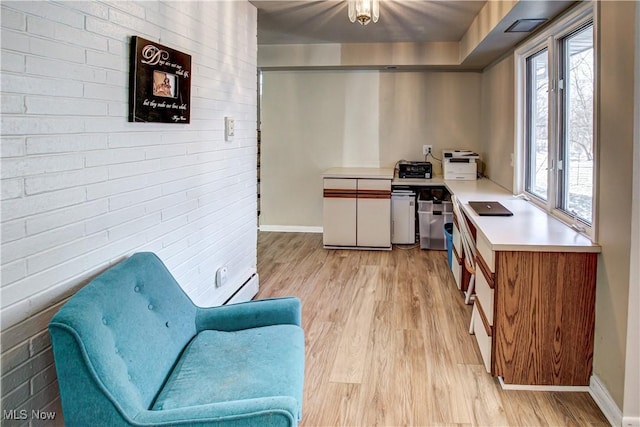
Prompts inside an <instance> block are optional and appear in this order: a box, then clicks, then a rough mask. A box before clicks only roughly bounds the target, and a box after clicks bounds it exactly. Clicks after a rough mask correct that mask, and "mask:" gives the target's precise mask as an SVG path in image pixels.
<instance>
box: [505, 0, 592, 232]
mask: <svg viewBox="0 0 640 427" xmlns="http://www.w3.org/2000/svg"><path fill="white" fill-rule="evenodd" d="M593 34H594V24H593V17H592V11H591V6H590V5H583V6H580V7H578V8H577V9H575V10H574V11H573V12H571V13H570V14H569V15H567V16H565V17H564V18H561V19H560V21H558V22H557V23H555V24H552V25H551V26H550V27H548V28H547V29H546V30H545V31H544V32H543V34H541V35H539V36H537V37H535V38H534V39H532V40H531V41H529V42H527V43H525V44H524V45H523V46H522V47H521V48H519V49H518V50H517V51H516V79H517V82H516V83H517V88H518V89H517V99H516V105H517V114H518V120H517V128H518V130H517V133H518V138H517V147H516V152H517V153H518V156H517V158H518V165H517V166H518V169H517V171H516V175H517V176H516V187H517V191H518V192H524V193H525V194H526V195H528V196H530V197H529V198H530V199H531V200H532V201H533V202H534V203H536V204H538V205H539V206H541V207H543V208H544V209H546V210H547V211H548V212H549V213H551V214H554V215H556V216H558V217H559V218H561V219H562V220H564V221H566V222H568V223H570V224H571V225H572V226H574V227H575V228H576V229H578V230H579V231H583V232H585V233H586V234H589V235H590V236H592V237H593V225H594V203H593V200H594V197H595V195H594V185H593V182H594V171H595V168H596V158H595V156H594V153H595V152H596V150H595V142H596V141H595V138H594V102H595V93H596V86H595V69H596V68H595V51H594V36H593Z"/></svg>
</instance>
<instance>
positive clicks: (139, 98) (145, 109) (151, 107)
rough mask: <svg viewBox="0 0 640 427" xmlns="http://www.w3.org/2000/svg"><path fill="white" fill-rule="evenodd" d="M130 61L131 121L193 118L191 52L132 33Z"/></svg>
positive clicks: (185, 119)
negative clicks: (191, 111)
mask: <svg viewBox="0 0 640 427" xmlns="http://www.w3.org/2000/svg"><path fill="white" fill-rule="evenodd" d="M130 64H131V67H130V76H129V77H130V78H129V121H130V122H154V123H189V122H190V102H191V55H187V54H185V53H182V52H178V51H177V50H174V49H171V48H168V47H166V46H163V45H161V44H158V43H155V42H152V41H150V40H146V39H143V38H142V37H138V36H132V37H131V61H130Z"/></svg>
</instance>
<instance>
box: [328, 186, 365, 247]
mask: <svg viewBox="0 0 640 427" xmlns="http://www.w3.org/2000/svg"><path fill="white" fill-rule="evenodd" d="M357 184H358V180H356V179H338V178H325V179H324V200H323V206H322V208H323V225H324V227H323V228H324V235H323V241H324V244H325V246H327V245H332V246H355V245H356V212H357V206H356V203H357V199H356V194H357V191H356V190H357Z"/></svg>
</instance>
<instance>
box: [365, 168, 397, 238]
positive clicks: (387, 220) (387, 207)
mask: <svg viewBox="0 0 640 427" xmlns="http://www.w3.org/2000/svg"><path fill="white" fill-rule="evenodd" d="M357 224H358V227H357V228H358V233H357V236H358V246H367V247H374V248H388V247H390V246H391V181H389V180H380V179H359V180H358V220H357Z"/></svg>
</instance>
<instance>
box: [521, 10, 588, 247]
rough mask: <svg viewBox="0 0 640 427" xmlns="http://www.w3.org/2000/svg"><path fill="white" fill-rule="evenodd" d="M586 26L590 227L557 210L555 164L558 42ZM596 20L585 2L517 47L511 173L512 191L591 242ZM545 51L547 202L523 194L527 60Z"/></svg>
mask: <svg viewBox="0 0 640 427" xmlns="http://www.w3.org/2000/svg"><path fill="white" fill-rule="evenodd" d="M589 22H593V35H594V37H593V40H594V51H595V57H594V94H593V99H594V109H593V115H594V117H593V152H594V157H593V158H594V162H593V163H594V164H593V181H592V182H593V195H592V197H593V202H592V207H591V209H592V211H591V218H592V221H591V224H586V223H584V222H583V221H574V218H573V217H572V216H570V215H568V214H567V213H566V212H564V211H562V210H561V209H559V208H557V207H556V206H557V187H558V183H557V171H556V166H557V161H558V149H559V147H558V140H559V127H560V126H559V123H560V116H561V111H559V107H558V104H559V96H558V91H557V88H558V80H557V76H558V67H559V66H560V64H559V52H558V51H559V41H561V40H562V39H564V38H565V37H566V36H568V35H570V34H572V33H574V32H575V31H577V30H579V29H580V28H582V27H584V26H585V25H587V24H588V23H589ZM597 34H598V32H597V20H596V14H595V13H594V5H593V3H592V2H590V1H588V2H587V1H585V2H583V3H581V4H579V5H578V6H576V7H575V8H574V9H572V10H571V11H570V12H568V13H567V14H566V15H564V16H562V17H561V18H559V19H558V20H557V21H555V22H553V23H552V24H550V25H549V26H548V27H547V28H545V29H544V30H543V31H541V32H540V33H539V34H537V35H536V36H534V37H532V38H531V39H529V40H527V41H525V42H524V43H523V44H522V45H521V46H520V47H518V48H517V49H516V51H515V53H514V60H515V113H516V117H515V132H516V135H515V146H514V158H515V163H514V165H515V171H514V183H513V188H514V192H515V193H516V194H524V195H525V196H527V197H526V199H528V200H529V201H530V202H531V203H534V204H535V205H537V206H538V207H540V208H541V209H543V210H545V211H547V212H548V213H549V214H551V215H553V216H555V217H556V218H558V219H560V220H561V221H563V222H565V223H567V224H568V225H570V226H572V227H574V228H575V229H576V230H577V231H579V232H581V233H582V234H584V235H586V236H587V237H589V238H590V239H591V240H592V241H595V240H596V225H597V209H596V208H597V206H596V205H597V203H596V200H597V183H598V181H597V176H598V163H599V161H598V152H599V148H598V147H599V144H598V138H597V136H598V129H597V124H598V120H597V115H598V110H597V107H596V106H597V105H598V104H599V102H598V98H599V97H598V94H599V79H598V74H599V72H598V70H599V64H598V57H599V54H598V50H597V46H598V42H597ZM545 48H546V49H547V52H548V55H549V76H550V81H549V88H550V93H549V102H548V105H549V112H548V114H549V117H550V120H549V125H548V132H549V135H548V140H549V153H548V155H549V158H548V164H549V169H548V175H547V183H548V185H547V187H548V190H547V191H548V193H547V200H542V199H540V198H538V197H536V196H535V195H533V194H531V193H528V192H527V191H526V170H527V165H526V158H527V156H526V140H527V95H526V94H527V79H526V75H527V58H528V57H530V56H531V55H534V54H535V53H537V52H539V51H541V50H543V49H545Z"/></svg>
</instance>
